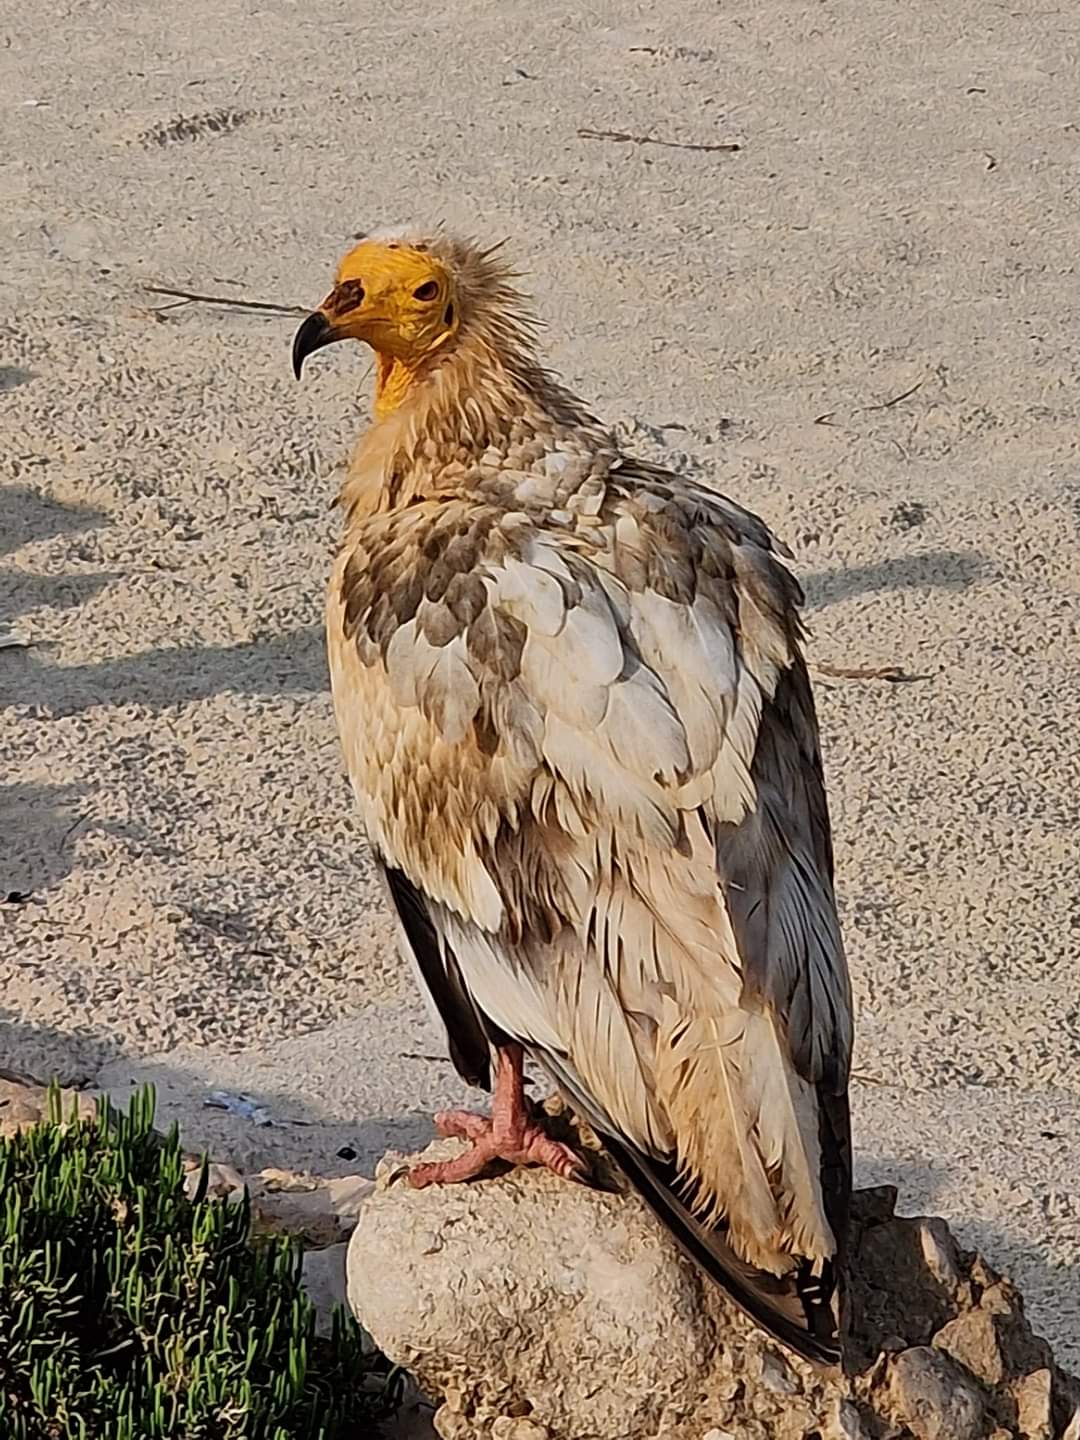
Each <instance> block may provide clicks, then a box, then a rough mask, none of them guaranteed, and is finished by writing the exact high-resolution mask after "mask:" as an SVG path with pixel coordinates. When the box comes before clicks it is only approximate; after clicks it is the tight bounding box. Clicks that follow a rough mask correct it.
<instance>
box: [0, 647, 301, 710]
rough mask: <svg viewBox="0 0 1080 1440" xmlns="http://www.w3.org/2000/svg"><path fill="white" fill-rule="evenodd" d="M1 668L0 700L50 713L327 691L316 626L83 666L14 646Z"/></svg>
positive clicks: (163, 706) (161, 706) (160, 706)
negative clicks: (235, 642) (53, 662)
mask: <svg viewBox="0 0 1080 1440" xmlns="http://www.w3.org/2000/svg"><path fill="white" fill-rule="evenodd" d="M12 661H13V663H11V664H5V667H4V669H3V670H0V704H8V705H13V704H22V705H38V706H44V707H45V708H47V710H48V712H49V714H50V716H52V717H53V718H59V717H61V716H66V715H77V714H79V713H80V712H81V711H83V710H88V709H90V708H91V707H93V706H96V705H141V706H144V707H146V708H147V709H150V710H153V711H158V710H165V709H168V708H169V707H170V706H173V705H187V704H190V703H192V702H194V701H199V700H206V699H209V698H211V697H212V696H214V695H222V694H235V695H291V694H301V695H319V694H322V693H323V692H325V691H327V690H329V688H330V679H329V674H328V671H327V667H326V653H325V641H324V638H323V630H322V626H320V625H308V626H304V627H303V628H301V629H299V630H292V631H289V632H288V633H287V634H284V635H273V636H268V637H267V638H266V639H260V640H248V641H244V642H243V643H242V644H239V645H206V646H195V645H191V646H179V647H177V648H176V649H174V650H150V651H147V652H145V653H143V654H141V655H125V656H123V657H121V658H120V659H117V660H104V661H96V662H94V663H93V664H89V665H65V666H55V665H50V664H48V662H47V661H42V660H40V659H39V658H38V657H37V656H36V655H35V654H33V652H31V651H20V652H18V653H16V654H15V655H14V656H13V657H12Z"/></svg>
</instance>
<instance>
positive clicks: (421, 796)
mask: <svg viewBox="0 0 1080 1440" xmlns="http://www.w3.org/2000/svg"><path fill="white" fill-rule="evenodd" d="M403 243H407V242H403ZM425 244H426V247H427V248H426V250H425V252H424V253H428V252H430V253H432V254H434V255H436V256H438V257H439V259H440V260H441V262H442V263H443V264H444V265H445V267H446V270H447V272H448V273H449V274H450V275H451V277H452V278H453V280H454V283H455V285H456V295H457V297H458V299H457V303H458V305H459V306H460V325H459V328H458V330H457V331H456V334H455V336H454V339H453V343H449V344H447V345H445V346H444V347H443V349H442V350H441V351H440V352H439V353H438V356H437V357H436V359H435V360H434V361H433V362H432V363H431V364H429V365H428V366H427V367H426V368H425V369H424V371H423V374H422V377H421V378H418V379H417V382H416V383H415V384H414V385H413V386H412V388H411V389H410V390H409V391H408V392H407V393H406V395H405V398H404V400H403V402H402V403H401V405H400V406H399V408H397V409H396V410H394V411H392V412H391V413H389V414H387V415H386V416H385V417H384V418H383V419H382V420H381V421H380V422H379V423H377V424H376V425H374V426H373V427H372V428H371V429H370V430H369V431H368V433H367V435H366V436H365V437H364V438H363V440H362V441H361V443H360V446H359V448H358V450H357V453H356V457H355V460H354V462H353V466H352V469H351V472H350V475H349V478H348V480H347V481H346V484H345V486H344V488H343V491H342V497H341V498H342V502H343V506H344V510H345V514H346V529H345V538H344V542H343V545H342V548H341V552H340V555H339V557H338V562H337V565H336V567H335V570H334V575H333V578H332V582H331V586H330V594H329V602H328V634H329V651H330V663H331V673H332V678H333V690H334V702H335V707H336V712H337V718H338V724H339V728H340V731H341V736H342V742H343V746H344V751H345V758H346V763H347V766H348V770H349V774H350V776H351V779H352V782H353V786H354V789H355V791H356V795H357V799H358V801H359V805H360V809H361V813H362V816H363V820H364V823H365V825H366V828H367V832H368V835H369V836H370V839H371V843H372V845H373V847H374V848H375V850H376V852H377V853H378V855H379V857H380V859H381V861H382V863H383V864H384V865H385V866H386V867H387V868H388V869H389V871H390V872H391V873H392V874H394V875H398V876H400V877H402V881H401V883H402V884H407V886H408V896H409V898H408V902H407V904H406V906H405V911H406V912H407V913H406V915H405V917H404V918H405V928H406V931H407V932H408V931H409V927H410V924H411V925H412V934H411V935H409V943H410V945H411V947H412V949H413V953H414V955H417V958H418V959H419V963H420V965H421V969H422V972H423V973H424V975H425V977H426V979H427V983H428V985H429V988H431V989H432V991H433V993H434V994H435V999H436V1002H437V1003H438V1004H439V1007H440V1011H441V1013H442V1014H443V1018H444V1020H445V1021H446V1022H447V1024H448V1027H449V1028H450V1029H451V1030H452V1031H454V1029H455V1027H459V1031H460V1033H458V1035H457V1038H456V1039H455V1041H454V1044H455V1047H456V1049H457V1052H458V1056H459V1058H460V1057H461V1056H465V1057H466V1058H465V1060H464V1061H463V1062H462V1063H464V1064H465V1067H466V1070H467V1071H468V1073H469V1077H470V1078H474V1079H475V1078H476V1074H477V1071H478V1069H479V1068H480V1067H479V1064H478V1060H477V1055H476V1051H477V1046H478V1044H479V1043H480V1042H479V1038H478V1037H481V1036H482V1037H484V1038H485V1039H486V1040H491V1039H492V1037H494V1036H496V1035H498V1034H502V1035H505V1036H510V1037H513V1038H515V1039H517V1040H519V1041H520V1042H522V1043H523V1044H524V1045H525V1046H526V1047H527V1048H528V1049H529V1050H530V1051H531V1053H532V1054H533V1055H534V1056H535V1057H536V1058H537V1059H538V1060H539V1061H540V1062H541V1063H543V1064H544V1065H546V1067H547V1068H548V1070H549V1072H550V1073H551V1074H552V1076H553V1078H555V1080H556V1082H557V1083H558V1084H559V1085H560V1086H561V1087H562V1088H563V1089H564V1091H565V1093H566V1094H567V1096H568V1098H570V1100H571V1101H572V1103H574V1104H575V1105H576V1106H578V1107H579V1108H580V1110H581V1111H582V1113H583V1114H584V1115H585V1116H587V1118H588V1119H589V1120H590V1121H591V1122H592V1123H593V1124H594V1125H595V1127H596V1128H597V1129H598V1130H599V1131H600V1132H601V1133H602V1134H604V1135H606V1136H609V1137H611V1139H612V1142H613V1146H614V1147H615V1149H616V1151H617V1153H619V1154H621V1155H622V1157H623V1159H624V1163H625V1164H626V1167H627V1169H628V1172H629V1173H630V1174H631V1176H632V1178H634V1179H635V1183H638V1184H639V1185H640V1186H641V1187H642V1190H643V1193H645V1194H646V1195H647V1198H649V1199H650V1203H652V1204H654V1205H655V1206H656V1207H657V1208H658V1210H659V1211H660V1212H661V1213H662V1214H664V1216H665V1218H666V1219H667V1220H668V1223H669V1224H671V1225H672V1228H673V1230H674V1231H675V1233H676V1234H677V1236H678V1238H679V1239H680V1243H682V1244H683V1245H684V1247H685V1248H687V1249H688V1250H689V1251H690V1253H693V1254H695V1256H696V1258H698V1259H701V1260H702V1263H705V1264H707V1265H711V1267H712V1269H713V1271H714V1273H716V1274H718V1276H720V1277H721V1278H723V1279H724V1282H725V1283H726V1284H728V1285H729V1288H731V1289H732V1292H733V1293H734V1294H735V1295H736V1298H737V1299H739V1301H740V1303H742V1304H744V1305H745V1306H746V1308H748V1309H749V1310H750V1311H751V1313H754V1314H755V1315H757V1318H758V1319H760V1320H761V1321H762V1323H764V1324H766V1325H769V1326H770V1328H772V1329H774V1331H776V1333H778V1334H781V1336H782V1338H785V1339H786V1340H787V1341H788V1343H789V1344H793V1345H794V1346H796V1348H801V1349H802V1350H803V1352H804V1353H806V1354H808V1355H811V1356H813V1357H814V1358H818V1359H821V1358H829V1357H830V1356H832V1355H833V1354H834V1353H835V1334H834V1330H835V1322H834V1318H833V1309H832V1308H830V1307H831V1306H832V1305H833V1304H834V1299H835V1297H834V1295H833V1291H834V1289H835V1287H836V1284H837V1271H838V1269H839V1262H840V1261H841V1259H842V1248H843V1239H844V1230H845V1227H846V1207H847V1196H848V1192H849V1190H850V1139H849V1129H848V1120H847V1110H846V1085H847V1075H848V1069H849V1064H850V1050H851V1007H850V994H849V986H848V979H847V971H846V966H845V961H844V955H843V947H842V943H841V939H840V934H839V927H838V922H837V918H836V908H835V900H834V896H833V888H832V854H831V842H830V836H829V821H828V813H827V807H826V800H825V790H824V783H823V778H822V769H821V757H820V750H819V746H818V738H817V725H816V719H815V715H814V706H813V699H812V695H811V692H810V686H809V681H808V678H807V673H806V667H805V665H804V663H803V660H802V657H801V654H800V649H799V644H800V626H799V618H798V607H799V605H800V603H801V594H800V591H799V587H798V584H797V582H796V581H795V580H794V578H793V577H792V576H791V575H790V573H789V572H788V571H787V570H786V569H785V568H784V566H783V565H782V564H781V563H780V561H779V559H778V558H777V554H776V551H777V548H778V547H777V546H776V544H775V543H774V541H773V539H772V536H771V535H770V533H769V531H768V530H767V528H766V527H765V525H764V524H763V523H762V522H761V521H760V520H759V519H758V518H757V517H755V516H753V515H751V514H749V513H748V512H747V511H745V510H743V509H741V508H740V507H739V506H737V505H736V504H734V503H733V502H732V501H730V500H727V499H725V498H724V497H722V496H720V495H717V494H715V493H713V492H711V491H709V490H707V489H705V488H704V487H703V486H700V485H697V484H695V483H693V482H691V481H688V480H686V479H684V478H681V477H679V476H676V475H674V474H670V473H669V472H667V471H665V470H663V469H661V468H659V467H656V466H653V465H648V464H645V463H644V462H641V461H639V460H635V459H634V458H632V457H630V456H628V455H625V454H623V453H622V452H621V451H620V450H619V449H618V448H617V446H616V445H615V443H614V441H613V440H612V438H611V436H610V435H609V434H608V433H607V432H606V431H605V430H604V429H603V428H602V427H601V426H600V425H599V423H598V422H597V421H596V420H595V419H594V418H593V417H592V416H591V415H589V414H588V412H587V411H586V410H585V409H584V408H583V407H582V406H581V404H580V403H579V402H578V401H577V400H576V399H575V398H574V397H573V396H571V395H570V394H569V393H568V392H567V391H565V390H564V389H563V388H562V387H561V386H559V385H558V384H556V382H555V381H554V380H553V379H552V378H551V377H550V376H549V375H548V374H547V372H546V371H544V370H543V369H542V368H541V367H540V366H539V365H538V363H537V362H536V361H535V359H534V358H533V354H532V331H531V326H530V322H529V321H528V318H527V316H526V314H525V312H524V310H523V307H522V304H521V302H520V301H519V299H518V298H517V297H516V296H515V294H514V293H513V291H512V289H511V283H510V281H511V277H510V276H509V273H508V272H507V271H506V270H505V268H504V267H503V265H502V262H501V260H499V259H498V258H497V257H492V256H491V255H490V254H488V255H486V256H485V255H484V254H483V253H481V252H480V251H478V250H477V249H475V248H474V247H470V246H468V245H465V244H463V243H461V242H455V241H448V240H446V239H443V238H437V239H435V240H430V241H427V242H425ZM399 888H400V885H399ZM396 898H397V897H396ZM398 908H399V912H401V911H402V908H403V907H402V902H401V900H400V898H398ZM420 911H422V916H421V919H420V920H419V921H418V920H417V918H416V917H417V914H418V913H420ZM410 916H411V919H410V918H409V917H410ZM418 952H419V953H418ZM440 956H441V957H442V963H443V965H444V966H447V965H449V967H450V968H449V969H440V970H438V972H437V973H436V974H435V978H434V983H433V981H432V973H433V972H432V966H437V965H438V964H439V963H440V962H439V957H440ZM447 957H448V958H447ZM447 975H449V977H450V979H449V980H447V978H446V977H447ZM461 1027H463V1029H462V1028H461ZM710 1256H711V1260H710V1259H709V1257H710ZM702 1257H704V1259H703V1258H702ZM815 1277H817V1278H816V1279H815ZM819 1282H820V1283H819ZM815 1285H818V1288H819V1289H820V1291H821V1294H820V1295H819V1296H818V1297H817V1298H816V1299H811V1298H808V1297H809V1296H810V1295H811V1292H812V1291H813V1290H814V1287H815ZM800 1297H802V1298H800ZM815 1307H816V1308H815ZM823 1317H824V1318H823Z"/></svg>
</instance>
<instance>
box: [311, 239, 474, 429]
mask: <svg viewBox="0 0 1080 1440" xmlns="http://www.w3.org/2000/svg"><path fill="white" fill-rule="evenodd" d="M457 311H458V307H457V297H456V296H455V294H454V286H453V281H452V279H451V277H450V275H449V273H448V272H447V270H446V267H445V266H444V265H443V264H442V262H441V261H440V260H438V259H437V258H436V257H435V256H433V255H431V254H429V253H428V252H427V251H425V250H422V249H417V248H415V247H413V246H411V245H408V244H405V243H400V244H399V243H396V242H394V241H392V240H390V241H378V240H364V241H362V242H361V243H360V244H359V245H357V246H356V248H355V249H353V250H350V251H349V253H348V254H347V255H346V256H345V258H344V260H342V262H341V264H340V265H339V266H338V272H337V279H336V281H335V284H334V288H333V290H332V291H331V292H330V294H329V295H328V296H327V297H326V299H325V300H324V301H323V303H322V304H321V305H320V306H319V309H318V310H316V311H315V312H314V313H313V314H312V315H310V316H309V317H308V319H307V320H305V321H304V323H303V325H302V326H301V327H300V329H299V330H298V331H297V334H296V340H295V342H294V345H293V365H294V368H295V369H296V373H297V375H298V376H299V373H300V367H301V366H302V365H303V361H304V359H305V357H306V356H307V355H308V354H310V353H311V352H312V351H313V350H316V349H321V348H322V346H324V345H328V344H330V343H332V342H333V341H335V340H362V341H364V343H365V344H367V345H370V346H371V348H372V349H373V350H374V351H375V355H376V360H377V377H376V387H375V410H376V414H377V415H378V416H379V417H380V418H381V417H382V416H383V415H386V414H389V413H390V412H391V411H392V410H394V409H396V408H397V406H398V405H399V404H400V403H401V401H402V399H403V398H404V396H405V394H406V393H407V392H408V390H409V388H410V387H411V386H412V385H413V384H414V383H415V382H416V380H417V378H418V377H419V375H420V374H421V373H422V372H423V370H424V368H425V366H426V364H427V362H428V361H429V360H430V359H431V357H432V356H433V355H434V354H435V353H436V352H437V351H438V350H439V349H441V347H442V346H443V345H445V344H446V343H447V341H448V340H450V339H451V338H452V337H453V336H454V335H455V334H456V332H457V328H458V313H457Z"/></svg>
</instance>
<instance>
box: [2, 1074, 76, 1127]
mask: <svg viewBox="0 0 1080 1440" xmlns="http://www.w3.org/2000/svg"><path fill="white" fill-rule="evenodd" d="M60 1102H61V1105H62V1107H63V1114H64V1116H65V1117H66V1116H68V1115H70V1114H71V1112H72V1108H73V1107H74V1108H76V1109H77V1111H78V1114H79V1115H80V1116H81V1117H82V1118H83V1119H87V1120H92V1119H93V1118H94V1116H95V1115H96V1114H97V1101H96V1100H95V1098H94V1097H93V1096H92V1095H88V1094H86V1093H84V1092H83V1091H81V1090H61V1091H60ZM48 1118H49V1087H48V1086H47V1085H44V1084H42V1083H41V1081H39V1080H33V1079H31V1078H30V1077H29V1076H27V1075H17V1074H15V1073H14V1072H13V1071H11V1070H0V1135H15V1134H17V1133H18V1131H20V1130H26V1129H28V1128H29V1127H30V1126H31V1125H37V1124H39V1123H40V1121H42V1120H47V1119H48Z"/></svg>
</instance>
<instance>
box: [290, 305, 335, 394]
mask: <svg viewBox="0 0 1080 1440" xmlns="http://www.w3.org/2000/svg"><path fill="white" fill-rule="evenodd" d="M334 338H335V336H334V331H333V328H332V327H331V325H330V322H329V321H328V320H327V318H326V316H325V315H324V314H323V313H322V311H321V310H313V311H312V312H311V314H310V315H308V316H307V318H306V319H304V320H302V321H301V322H300V326H299V328H298V329H297V332H296V334H295V335H294V336H293V343H292V368H293V374H294V375H295V376H296V378H297V380H299V379H300V376H301V374H302V372H303V369H304V361H305V360H306V359H307V357H308V356H309V355H311V354H313V353H314V351H316V350H321V349H322V347H323V346H324V345H329V344H330V342H331V341H332V340H333V339H334Z"/></svg>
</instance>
